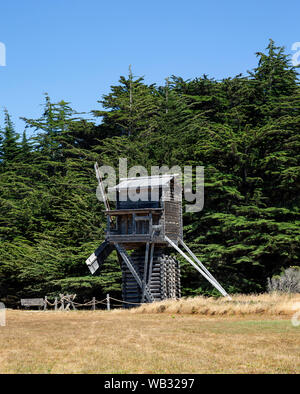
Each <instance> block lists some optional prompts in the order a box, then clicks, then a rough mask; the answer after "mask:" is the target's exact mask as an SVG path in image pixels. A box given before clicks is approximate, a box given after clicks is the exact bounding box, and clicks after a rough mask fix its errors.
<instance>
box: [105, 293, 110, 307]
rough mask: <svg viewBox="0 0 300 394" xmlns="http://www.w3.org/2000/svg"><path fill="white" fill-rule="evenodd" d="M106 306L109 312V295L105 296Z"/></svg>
mask: <svg viewBox="0 0 300 394" xmlns="http://www.w3.org/2000/svg"><path fill="white" fill-rule="evenodd" d="M106 305H107V310H108V311H110V299H109V294H107V295H106Z"/></svg>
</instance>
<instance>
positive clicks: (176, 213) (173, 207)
mask: <svg viewBox="0 0 300 394" xmlns="http://www.w3.org/2000/svg"><path fill="white" fill-rule="evenodd" d="M181 205H182V204H181V202H179V201H164V234H165V235H166V236H167V237H169V238H170V239H172V240H175V241H177V238H178V237H181V234H182V219H181V209H182V208H181Z"/></svg>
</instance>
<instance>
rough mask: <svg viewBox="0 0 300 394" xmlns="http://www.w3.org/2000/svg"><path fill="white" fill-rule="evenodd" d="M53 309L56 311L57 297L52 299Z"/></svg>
mask: <svg viewBox="0 0 300 394" xmlns="http://www.w3.org/2000/svg"><path fill="white" fill-rule="evenodd" d="M54 310H55V311H57V297H55V300H54Z"/></svg>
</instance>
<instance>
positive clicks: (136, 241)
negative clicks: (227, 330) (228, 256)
mask: <svg viewBox="0 0 300 394" xmlns="http://www.w3.org/2000/svg"><path fill="white" fill-rule="evenodd" d="M95 171H96V176H97V179H98V182H99V188H100V191H101V194H102V198H103V202H104V205H105V214H106V217H107V228H106V238H105V241H104V242H103V243H102V244H101V245H100V246H99V248H98V249H96V251H95V252H94V253H93V254H92V255H91V256H90V257H89V258H88V259H87V260H86V264H87V265H88V268H89V270H90V272H91V273H92V274H94V273H95V272H96V271H97V270H98V269H99V268H100V267H101V265H102V264H103V262H104V260H105V259H106V258H107V257H108V256H109V255H110V254H111V253H112V251H113V250H116V251H117V255H118V259H119V262H120V266H121V270H122V296H123V301H124V302H125V303H124V306H125V307H131V306H134V305H135V304H139V303H143V302H154V301H161V300H164V299H167V298H180V296H181V292H180V266H179V262H178V261H177V260H176V259H175V258H174V257H172V256H170V255H167V250H168V249H170V247H172V248H174V249H175V250H176V252H178V253H180V254H181V255H182V256H183V257H184V258H185V259H186V260H187V261H188V262H189V263H190V264H192V265H193V267H194V268H195V269H196V270H197V271H198V272H199V273H200V274H201V275H203V276H204V278H206V279H207V280H208V281H209V282H210V283H211V284H212V285H213V286H214V287H215V288H216V289H217V290H218V291H219V292H220V293H221V294H222V295H223V296H228V294H227V293H226V291H225V290H224V289H223V287H222V286H221V285H220V284H219V283H218V282H217V280H216V279H215V278H214V277H213V276H212V275H211V273H210V272H209V271H208V270H207V269H206V268H205V267H204V265H203V264H202V263H201V262H200V261H199V260H198V258H197V257H196V256H195V255H194V253H193V252H192V251H191V250H190V249H189V248H188V246H187V245H186V244H185V243H184V241H183V233H182V192H181V183H180V180H179V177H178V175H177V174H167V175H156V176H149V177H138V178H121V180H120V181H121V182H120V183H119V184H118V185H116V186H114V187H113V188H109V191H112V192H115V193H116V209H115V210H111V209H110V206H109V201H108V199H107V196H106V194H105V191H104V187H103V183H102V179H101V174H100V171H99V167H98V165H97V163H96V164H95ZM137 190H138V191H139V199H138V200H137V201H132V199H130V198H129V197H130V192H132V191H137ZM179 245H180V246H181V247H183V249H184V250H185V251H183V250H182V249H181V248H180V247H179ZM129 251H131V253H129ZM130 303H132V304H130Z"/></svg>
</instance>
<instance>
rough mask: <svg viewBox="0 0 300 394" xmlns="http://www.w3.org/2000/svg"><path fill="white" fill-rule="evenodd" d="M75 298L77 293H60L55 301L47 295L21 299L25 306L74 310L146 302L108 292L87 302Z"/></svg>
mask: <svg viewBox="0 0 300 394" xmlns="http://www.w3.org/2000/svg"><path fill="white" fill-rule="evenodd" d="M75 298H76V294H60V295H59V298H58V297H55V298H54V302H50V301H49V300H48V297H47V296H46V297H45V299H43V298H33V299H32V298H27V299H22V300H21V305H23V306H25V307H30V306H39V307H43V308H44V311H46V310H50V309H52V308H54V310H55V311H68V310H70V309H71V308H72V309H73V310H77V309H78V308H81V307H86V308H89V307H90V308H91V310H94V311H95V310H96V306H97V305H105V306H106V309H107V310H110V309H111V307H122V306H124V304H126V305H132V306H137V305H142V304H145V303H143V302H128V301H123V300H119V299H118V298H114V297H110V295H109V294H107V295H106V297H105V298H104V299H103V300H96V298H95V297H93V299H92V300H90V301H87V302H85V303H80V302H76V301H74V300H75ZM111 301H114V303H113V304H112V303H111ZM116 302H117V303H116Z"/></svg>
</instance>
